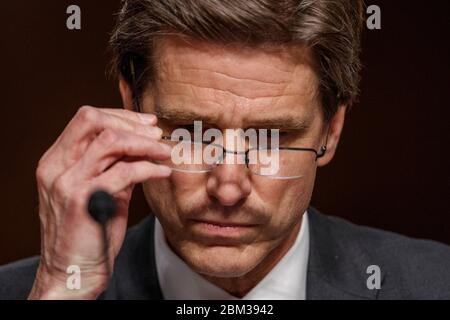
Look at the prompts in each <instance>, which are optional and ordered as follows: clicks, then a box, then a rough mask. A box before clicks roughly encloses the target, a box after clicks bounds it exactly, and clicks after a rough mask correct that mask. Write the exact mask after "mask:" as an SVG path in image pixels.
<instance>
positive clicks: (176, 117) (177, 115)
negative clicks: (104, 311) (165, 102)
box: [155, 106, 217, 123]
mask: <svg viewBox="0 0 450 320" xmlns="http://www.w3.org/2000/svg"><path fill="white" fill-rule="evenodd" d="M155 115H156V116H157V117H158V118H160V119H164V120H167V121H170V122H194V121H203V122H207V123H214V122H215V120H217V117H212V116H210V115H200V114H198V113H196V112H192V111H188V110H182V109H175V108H162V107H161V106H157V107H156V111H155Z"/></svg>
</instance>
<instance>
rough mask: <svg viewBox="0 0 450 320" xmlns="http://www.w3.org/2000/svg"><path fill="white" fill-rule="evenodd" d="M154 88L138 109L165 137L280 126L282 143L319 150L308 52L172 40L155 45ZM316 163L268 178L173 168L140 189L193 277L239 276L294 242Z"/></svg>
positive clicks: (319, 120)
mask: <svg viewBox="0 0 450 320" xmlns="http://www.w3.org/2000/svg"><path fill="white" fill-rule="evenodd" d="M155 64H156V70H157V71H156V76H157V79H156V84H155V86H153V87H152V89H150V88H149V89H148V90H147V92H146V94H145V95H144V99H143V103H142V108H143V110H144V111H145V112H149V113H155V112H156V111H157V112H158V113H159V114H160V115H161V116H162V118H161V120H160V122H159V125H160V127H161V128H162V129H163V130H164V134H166V135H167V134H168V135H170V134H171V132H172V130H174V129H176V128H179V127H185V126H188V125H192V124H193V121H194V120H202V121H203V126H204V127H207V128H210V127H213V128H218V129H220V130H223V131H224V130H225V129H239V128H240V129H244V130H246V129H247V128H257V129H258V128H268V129H280V146H288V147H305V148H314V149H316V150H319V148H320V147H321V146H322V145H323V144H324V140H325V134H326V132H325V131H326V130H324V128H325V125H324V121H323V117H322V112H321V106H320V105H319V100H320V99H319V96H318V91H317V90H318V79H317V76H316V74H315V73H314V70H313V61H312V59H311V54H310V52H309V51H308V50H307V49H300V50H299V48H296V50H295V55H294V48H290V49H289V48H285V49H282V50H281V49H279V50H269V49H262V48H242V47H241V48H236V47H232V46H221V45H214V44H208V43H204V42H196V41H189V43H187V42H185V41H183V40H181V39H178V38H166V39H164V40H161V41H160V42H159V43H158V45H157V50H156V57H155ZM316 165H317V164H316V163H315V162H314V161H311V163H310V164H309V165H308V167H307V168H305V170H304V171H305V172H306V175H305V176H304V177H302V178H300V179H293V180H274V179H270V178H267V177H261V176H256V175H253V174H251V173H250V172H249V171H248V170H247V168H246V166H245V165H242V164H222V165H218V166H217V167H215V168H214V170H213V171H211V172H209V173H202V174H198V173H196V174H192V173H181V172H173V173H172V176H171V177H170V179H167V180H162V181H149V182H147V183H144V191H145V195H146V197H147V200H148V203H149V205H150V207H151V208H152V210H153V212H154V213H155V214H156V216H157V217H158V219H159V221H160V222H161V224H162V225H163V228H164V230H165V233H166V237H167V240H168V242H169V244H170V245H171V247H172V248H173V250H174V251H175V252H176V253H177V254H178V255H179V256H180V257H181V258H182V259H183V260H184V261H186V262H187V263H188V264H189V265H190V266H191V267H192V268H193V269H194V270H195V271H197V272H199V273H201V274H205V275H208V276H212V277H224V278H229V277H240V276H243V275H245V274H247V273H248V272H250V271H251V270H253V269H254V268H255V267H256V266H258V265H259V264H260V263H261V262H262V261H264V260H267V259H269V260H270V256H271V253H273V252H274V249H275V248H279V247H280V246H283V245H284V246H285V245H286V243H287V242H289V241H290V242H292V241H293V239H295V237H293V236H292V235H295V234H296V232H298V230H299V227H300V224H301V218H302V215H303V213H304V211H305V209H306V208H307V206H308V204H309V201H310V197H311V193H312V190H313V186H314V180H315V172H316Z"/></svg>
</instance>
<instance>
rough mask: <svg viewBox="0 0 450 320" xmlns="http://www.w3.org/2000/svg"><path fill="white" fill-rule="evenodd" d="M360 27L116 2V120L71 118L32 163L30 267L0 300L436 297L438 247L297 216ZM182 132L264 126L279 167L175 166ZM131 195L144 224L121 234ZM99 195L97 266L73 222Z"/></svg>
mask: <svg viewBox="0 0 450 320" xmlns="http://www.w3.org/2000/svg"><path fill="white" fill-rule="evenodd" d="M362 15H363V6H362V3H361V2H360V1H348V0H334V1H330V0H314V1H313V0H286V1H262V0H248V1H238V0H235V1H227V2H222V1H213V0H197V1H195V0H129V1H124V5H123V8H122V11H121V13H120V15H119V20H118V24H117V26H116V28H115V30H114V33H113V36H112V39H111V45H112V48H113V52H114V66H115V69H116V71H117V73H118V75H119V87H120V93H121V96H122V100H123V105H124V108H125V110H119V109H108V108H94V107H82V108H81V109H80V110H79V112H78V113H77V114H76V116H75V117H74V118H73V120H72V121H71V122H70V123H69V124H68V126H67V127H66V129H65V130H64V132H63V133H62V134H61V136H60V137H59V138H58V139H57V141H56V142H55V143H54V145H53V146H52V147H51V148H50V149H49V150H48V151H47V152H46V153H45V155H44V156H43V157H42V159H41V160H40V163H39V166H38V169H37V174H36V176H37V181H38V188H39V200H40V207H39V208H40V209H39V215H40V219H41V226H42V231H41V233H42V251H41V255H40V257H39V258H31V259H28V260H24V261H20V262H17V263H13V264H11V265H8V266H5V267H3V268H1V269H0V298H4V299H5V298H6V299H25V298H29V299H161V298H166V299H238V298H243V299H377V298H378V299H402V298H405V299H416V298H438V299H445V298H450V275H449V274H448V269H449V267H450V249H449V247H447V246H444V245H441V244H438V243H434V242H430V241H419V240H412V239H408V238H405V237H402V236H399V235H395V234H391V233H387V232H383V231H377V230H373V229H370V228H364V227H357V226H354V225H352V224H350V223H348V222H345V221H343V220H340V219H337V218H331V217H326V216H323V215H322V214H321V213H319V212H318V211H317V210H315V209H314V208H312V207H310V206H309V203H310V199H311V194H312V191H313V186H314V181H315V173H316V170H317V168H318V167H322V166H324V165H326V164H327V163H329V162H330V161H331V160H332V158H333V156H334V154H335V151H336V148H337V145H338V142H339V138H340V134H341V131H342V128H343V125H344V117H345V112H346V110H347V109H348V108H349V107H350V106H351V105H352V103H353V102H354V101H355V99H356V96H357V91H358V82H359V76H358V73H359V70H360V61H359V52H360V34H361V31H362ZM195 121H201V123H202V125H203V128H204V129H218V131H219V132H223V131H225V130H227V129H244V130H245V129H249V128H255V129H278V130H279V146H280V148H279V150H278V149H276V150H277V151H276V152H277V155H279V168H278V171H277V172H276V173H274V174H273V175H265V174H262V171H261V169H260V166H259V164H252V163H250V162H249V161H248V160H249V157H250V156H249V154H250V153H252V152H253V153H255V152H256V154H257V155H258V156H259V153H258V152H259V149H248V146H247V147H246V149H245V150H235V149H231V150H229V149H228V145H227V144H226V146H223V145H220V146H219V147H218V148H219V150H221V151H222V152H219V153H221V154H223V155H224V156H225V158H226V159H230V158H231V159H236V158H239V157H241V158H242V157H244V158H245V162H244V163H228V162H226V161H223V162H220V163H215V164H208V163H205V162H200V163H199V164H195V165H193V164H191V165H189V164H187V165H180V164H177V163H175V162H174V161H173V153H172V152H171V151H172V150H173V147H174V145H173V141H168V140H167V137H170V136H171V134H172V133H173V132H174V131H175V130H177V129H186V130H188V131H187V132H192V127H193V124H194V122H195ZM195 130H196V129H195V128H194V131H195ZM163 137H164V138H163ZM169 140H170V139H169ZM204 142H205V141H201V143H200V146H201V147H200V148H201V150H203V149H202V148H203V147H204V145H206V143H204ZM206 142H207V141H206ZM224 144H225V141H224ZM195 146H197V145H195ZM191 147H192V148H193V149H195V148H194V144H192V146H191ZM255 150H257V151H255ZM274 150H275V148H274ZM194 151H195V150H194ZM138 183H143V186H144V192H145V195H146V198H147V202H148V204H149V206H150V208H151V210H152V215H150V216H149V217H148V218H147V219H145V220H144V221H142V222H141V223H140V224H139V225H138V226H136V227H134V228H132V229H130V230H129V231H128V232H126V226H127V217H128V204H129V200H130V197H131V194H132V191H133V187H134V186H135V185H136V184H138ZM98 189H103V190H106V191H108V192H109V193H110V194H112V195H113V196H114V198H115V199H116V202H117V205H118V210H117V213H116V215H115V216H114V217H113V219H112V220H111V221H110V222H109V223H108V225H107V248H108V254H105V251H104V250H103V249H104V242H103V238H102V229H101V227H100V226H99V225H98V224H97V223H96V222H95V221H94V220H92V219H91V218H90V216H89V215H88V213H87V209H86V208H87V205H86V204H87V202H88V199H89V196H90V194H92V192H94V191H95V190H98ZM70 266H76V267H78V268H79V269H80V270H81V286H80V288H79V289H75V290H73V288H70V286H67V280H68V277H69V276H70V274H68V273H67V270H68V268H69V267H70Z"/></svg>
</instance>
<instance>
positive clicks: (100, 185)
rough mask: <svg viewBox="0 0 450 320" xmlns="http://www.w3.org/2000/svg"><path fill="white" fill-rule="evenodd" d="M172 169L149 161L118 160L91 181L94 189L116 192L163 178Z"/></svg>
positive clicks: (167, 175) (168, 174)
mask: <svg viewBox="0 0 450 320" xmlns="http://www.w3.org/2000/svg"><path fill="white" fill-rule="evenodd" d="M171 172H172V170H171V169H170V168H169V167H167V166H164V165H158V164H155V163H151V162H148V161H137V162H123V161H120V162H117V163H116V164H114V165H113V166H112V167H111V168H110V169H108V170H107V171H105V172H104V173H103V174H101V175H100V176H98V177H96V178H94V179H93V180H92V181H91V186H92V190H97V189H103V190H106V191H108V192H110V193H111V194H116V193H118V192H120V191H122V190H124V189H126V188H128V187H130V186H132V185H135V184H138V183H141V182H144V181H147V180H149V179H163V178H167V177H169V176H170V174H171Z"/></svg>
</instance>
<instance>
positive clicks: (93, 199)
mask: <svg viewBox="0 0 450 320" xmlns="http://www.w3.org/2000/svg"><path fill="white" fill-rule="evenodd" d="M87 209H88V212H89V214H90V215H91V217H92V218H93V219H94V220H95V221H97V222H98V223H99V224H100V226H101V228H102V233H103V254H104V255H105V259H106V268H107V272H108V275H110V274H111V270H110V265H109V263H110V261H109V241H108V234H107V232H106V224H107V222H108V221H109V220H110V219H111V218H112V217H113V216H114V215H115V214H116V212H117V203H116V201H115V200H114V198H113V197H112V196H111V195H110V194H109V193H108V192H106V191H103V190H98V191H95V192H94V193H93V194H91V196H90V197H89V201H88V205H87Z"/></svg>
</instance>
